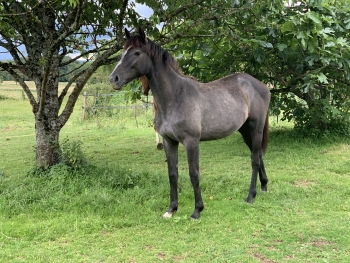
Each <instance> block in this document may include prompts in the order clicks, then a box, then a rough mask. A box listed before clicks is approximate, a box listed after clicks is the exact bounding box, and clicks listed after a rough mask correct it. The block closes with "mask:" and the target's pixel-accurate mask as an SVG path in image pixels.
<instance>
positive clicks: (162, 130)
mask: <svg viewBox="0 0 350 263" xmlns="http://www.w3.org/2000/svg"><path fill="white" fill-rule="evenodd" d="M154 124H155V127H156V130H157V131H158V132H159V134H160V135H162V136H163V137H169V138H171V139H173V140H175V141H179V142H182V141H183V138H184V137H186V136H188V135H189V134H192V133H194V132H195V130H196V129H194V128H195V127H196V125H195V124H194V123H193V122H192V123H191V121H189V120H188V119H187V118H181V116H179V115H178V114H168V115H163V116H162V115H158V116H157V115H156V117H155V120H154Z"/></svg>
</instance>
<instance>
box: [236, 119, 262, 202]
mask: <svg viewBox="0 0 350 263" xmlns="http://www.w3.org/2000/svg"><path fill="white" fill-rule="evenodd" d="M253 124H254V122H253ZM252 126H253V127H252ZM251 130H254V125H252V122H250V123H249V120H247V121H246V122H245V123H244V124H243V126H242V127H241V128H240V129H239V132H240V133H241V135H242V137H243V140H244V142H245V143H246V144H247V146H248V147H249V149H250V152H251V154H252V155H251V160H252V170H253V171H252V178H251V183H250V189H249V194H248V197H247V202H249V203H251V202H253V200H254V198H255V196H256V181H257V173H259V179H260V183H261V190H262V191H267V182H268V179H267V176H266V172H265V167H264V162H263V159H262V151H261V140H262V135H260V134H257V133H254V132H251ZM252 135H253V136H252ZM253 139H254V141H255V144H254V145H255V147H254V148H253Z"/></svg>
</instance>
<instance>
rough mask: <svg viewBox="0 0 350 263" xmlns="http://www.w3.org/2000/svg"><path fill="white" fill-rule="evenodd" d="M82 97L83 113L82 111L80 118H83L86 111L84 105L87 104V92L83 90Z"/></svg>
mask: <svg viewBox="0 0 350 263" xmlns="http://www.w3.org/2000/svg"><path fill="white" fill-rule="evenodd" d="M83 96H84V98H83V113H82V116H81V117H82V119H83V120H84V119H85V112H86V105H87V98H88V93H87V92H86V91H84V95H83Z"/></svg>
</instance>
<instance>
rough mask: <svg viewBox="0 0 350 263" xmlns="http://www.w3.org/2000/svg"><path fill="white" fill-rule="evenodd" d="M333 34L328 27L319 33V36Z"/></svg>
mask: <svg viewBox="0 0 350 263" xmlns="http://www.w3.org/2000/svg"><path fill="white" fill-rule="evenodd" d="M332 33H334V30H333V29H332V28H330V27H326V28H324V29H322V30H321V31H320V34H321V35H323V36H324V37H326V36H328V35H330V34H332Z"/></svg>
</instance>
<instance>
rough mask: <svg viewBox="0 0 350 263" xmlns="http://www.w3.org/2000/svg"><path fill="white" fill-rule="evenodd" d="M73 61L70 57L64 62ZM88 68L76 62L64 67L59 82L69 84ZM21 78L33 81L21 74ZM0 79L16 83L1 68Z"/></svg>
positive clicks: (60, 71) (60, 70)
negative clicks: (75, 76) (78, 73)
mask: <svg viewBox="0 0 350 263" xmlns="http://www.w3.org/2000/svg"><path fill="white" fill-rule="evenodd" d="M69 59H71V58H70V57H65V58H64V59H63V61H68V60H69ZM6 62H12V61H11V60H7V61H6ZM84 68H86V65H83V63H82V62H79V61H74V62H72V63H70V64H67V65H64V66H62V67H60V69H59V82H68V81H69V80H71V79H72V77H73V76H74V75H75V74H76V73H77V72H79V71H82V70H83V69H84ZM21 77H22V79H23V80H24V81H29V80H32V79H30V78H28V77H26V76H25V75H23V74H21ZM0 79H2V80H3V81H15V79H14V77H13V76H12V75H11V74H10V73H8V72H7V71H5V70H2V69H1V68H0Z"/></svg>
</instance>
